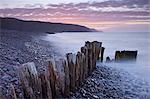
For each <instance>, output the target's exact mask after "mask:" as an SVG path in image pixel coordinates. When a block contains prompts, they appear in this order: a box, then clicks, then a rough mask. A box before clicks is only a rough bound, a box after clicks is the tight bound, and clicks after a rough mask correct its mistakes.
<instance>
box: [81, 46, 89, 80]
mask: <svg viewBox="0 0 150 99" xmlns="http://www.w3.org/2000/svg"><path fill="white" fill-rule="evenodd" d="M81 52H82V53H84V62H83V63H84V64H83V69H84V70H83V71H84V77H83V78H84V79H85V78H86V77H87V76H88V48H87V47H86V46H84V47H81Z"/></svg>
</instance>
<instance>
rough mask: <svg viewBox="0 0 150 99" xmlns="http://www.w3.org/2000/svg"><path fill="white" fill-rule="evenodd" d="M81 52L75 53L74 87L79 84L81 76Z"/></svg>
mask: <svg viewBox="0 0 150 99" xmlns="http://www.w3.org/2000/svg"><path fill="white" fill-rule="evenodd" d="M80 69H81V53H80V52H78V53H77V55H76V64H75V78H76V79H75V84H76V87H79V85H80V76H81V74H80V73H81V71H80Z"/></svg>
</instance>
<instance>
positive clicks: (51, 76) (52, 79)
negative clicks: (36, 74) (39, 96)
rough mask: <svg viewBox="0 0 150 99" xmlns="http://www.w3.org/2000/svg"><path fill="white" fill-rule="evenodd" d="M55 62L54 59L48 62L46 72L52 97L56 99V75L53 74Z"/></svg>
mask: <svg viewBox="0 0 150 99" xmlns="http://www.w3.org/2000/svg"><path fill="white" fill-rule="evenodd" d="M54 68H55V61H54V59H50V60H49V61H48V66H47V72H46V75H47V76H48V80H49V81H50V85H51V89H52V97H53V98H55V97H56V73H55V70H54Z"/></svg>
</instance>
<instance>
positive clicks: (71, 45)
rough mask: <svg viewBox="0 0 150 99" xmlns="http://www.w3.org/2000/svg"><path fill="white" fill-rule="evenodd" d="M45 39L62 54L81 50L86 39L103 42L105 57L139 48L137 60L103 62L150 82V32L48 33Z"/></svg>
mask: <svg viewBox="0 0 150 99" xmlns="http://www.w3.org/2000/svg"><path fill="white" fill-rule="evenodd" d="M43 39H44V40H47V41H50V42H51V43H52V44H53V45H54V46H55V48H56V50H58V51H59V52H60V53H61V54H62V55H65V54H66V53H68V52H72V53H76V52H77V51H80V48H81V46H84V44H85V41H99V42H102V43H103V44H102V46H104V47H105V51H104V58H106V57H107V56H109V57H110V58H111V59H114V57H115V51H116V50H120V51H121V50H138V56H137V61H136V62H131V63H130V62H128V63H105V62H104V63H103V64H105V65H107V66H111V67H114V68H117V69H123V70H125V71H127V72H129V73H131V74H132V75H133V76H136V77H139V78H141V79H143V80H146V81H149V82H150V33H148V32H124V33H123V32H77V33H75V32H69V33H68V32H64V33H57V34H47V35H46V36H44V37H43ZM104 61H105V60H104Z"/></svg>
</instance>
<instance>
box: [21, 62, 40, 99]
mask: <svg viewBox="0 0 150 99" xmlns="http://www.w3.org/2000/svg"><path fill="white" fill-rule="evenodd" d="M20 78H21V85H22V88H23V91H24V96H25V98H27V99H41V98H42V95H41V81H40V79H39V78H38V74H37V71H36V67H35V65H34V63H33V62H30V63H25V64H23V65H22V67H21V69H20Z"/></svg>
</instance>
